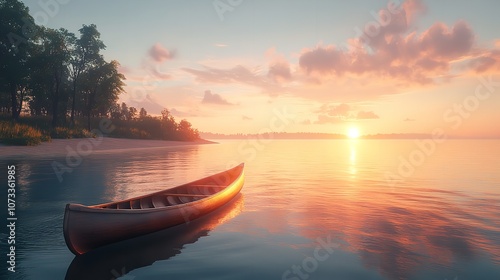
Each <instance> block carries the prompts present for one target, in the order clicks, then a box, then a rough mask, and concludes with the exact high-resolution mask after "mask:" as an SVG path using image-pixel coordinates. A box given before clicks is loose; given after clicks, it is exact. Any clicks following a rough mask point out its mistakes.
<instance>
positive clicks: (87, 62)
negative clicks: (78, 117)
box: [70, 24, 106, 125]
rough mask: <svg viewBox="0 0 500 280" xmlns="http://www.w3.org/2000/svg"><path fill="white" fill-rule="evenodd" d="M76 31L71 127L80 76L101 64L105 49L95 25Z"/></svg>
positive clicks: (85, 26) (73, 57) (72, 77)
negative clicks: (101, 53) (77, 33)
mask: <svg viewBox="0 0 500 280" xmlns="http://www.w3.org/2000/svg"><path fill="white" fill-rule="evenodd" d="M78 31H79V32H80V38H78V39H75V40H74V42H73V49H72V57H71V69H70V72H71V74H70V76H71V80H72V85H73V88H72V96H71V97H72V98H71V101H72V103H71V117H70V118H71V124H72V125H74V123H75V109H76V100H77V92H78V87H79V83H80V78H81V75H82V74H83V73H85V72H86V71H88V70H89V69H91V68H93V67H96V66H98V65H99V64H101V63H102V56H101V55H100V51H101V50H103V49H106V45H104V43H103V42H102V41H101V40H100V37H101V34H100V33H99V31H97V26H96V25H95V24H91V25H83V27H82V28H80V29H79V30H78Z"/></svg>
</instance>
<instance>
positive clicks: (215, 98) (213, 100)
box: [201, 90, 234, 105]
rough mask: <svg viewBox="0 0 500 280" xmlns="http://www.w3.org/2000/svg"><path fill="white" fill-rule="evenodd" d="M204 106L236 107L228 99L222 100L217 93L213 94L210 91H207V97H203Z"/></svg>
mask: <svg viewBox="0 0 500 280" xmlns="http://www.w3.org/2000/svg"><path fill="white" fill-rule="evenodd" d="M201 103H203V104H218V105H234V104H233V103H230V102H228V101H227V100H226V99H224V98H222V97H221V96H220V95H219V94H217V93H212V92H210V91H209V90H206V91H205V95H204V96H203V100H202V101H201Z"/></svg>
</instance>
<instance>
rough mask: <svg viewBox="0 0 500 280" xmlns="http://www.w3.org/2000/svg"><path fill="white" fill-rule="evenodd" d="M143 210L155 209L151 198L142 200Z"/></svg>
mask: <svg viewBox="0 0 500 280" xmlns="http://www.w3.org/2000/svg"><path fill="white" fill-rule="evenodd" d="M141 208H142V209H148V208H154V205H153V201H152V200H151V197H145V198H142V199H141Z"/></svg>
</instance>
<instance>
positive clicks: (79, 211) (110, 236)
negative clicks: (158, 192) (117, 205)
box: [64, 165, 244, 255]
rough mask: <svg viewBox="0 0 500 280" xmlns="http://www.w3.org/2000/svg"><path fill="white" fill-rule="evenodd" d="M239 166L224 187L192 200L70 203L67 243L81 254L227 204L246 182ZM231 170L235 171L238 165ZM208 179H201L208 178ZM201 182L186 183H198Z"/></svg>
mask: <svg viewBox="0 0 500 280" xmlns="http://www.w3.org/2000/svg"><path fill="white" fill-rule="evenodd" d="M235 168H239V169H241V171H240V172H238V171H239V170H236V172H237V175H238V176H237V177H235V178H234V180H233V181H232V182H231V183H230V184H228V185H227V186H226V187H225V188H224V189H223V190H221V191H219V192H217V193H216V194H214V195H211V196H208V197H206V198H204V199H200V200H197V201H193V202H190V203H185V204H179V205H174V206H168V207H160V208H150V209H126V210H125V209H102V208H94V207H92V206H90V207H89V206H83V205H79V204H67V205H66V210H65V214H64V238H65V241H66V244H67V246H68V248H69V249H70V250H71V252H73V253H74V254H75V255H80V254H84V253H86V252H88V251H90V250H93V249H96V248H98V247H101V246H105V245H107V244H110V243H114V242H118V241H121V240H125V239H129V238H133V237H136V236H141V235H144V234H148V233H151V232H155V231H158V230H162V229H165V228H169V227H172V226H175V225H179V224H183V223H189V222H190V221H192V220H195V219H197V218H199V217H201V216H203V215H206V214H208V213H210V212H212V211H214V210H215V209H217V208H219V207H221V206H222V205H224V204H226V203H227V202H229V201H230V200H231V199H232V198H233V197H235V196H236V195H237V194H238V193H239V192H240V190H241V188H242V187H243V182H244V173H243V166H242V165H240V166H238V167H235ZM231 170H232V171H233V172H234V168H233V169H231ZM231 170H230V171H231ZM223 174H224V173H219V174H216V175H219V176H220V175H223ZM216 175H213V176H216ZM207 178H209V177H207ZM207 178H204V179H200V180H198V181H201V180H205V181H206V180H207ZM198 181H195V182H191V183H188V184H186V185H187V186H189V184H196V182H198ZM131 200H132V199H131Z"/></svg>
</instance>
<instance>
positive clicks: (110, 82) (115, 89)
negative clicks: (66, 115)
mask: <svg viewBox="0 0 500 280" xmlns="http://www.w3.org/2000/svg"><path fill="white" fill-rule="evenodd" d="M118 66H119V63H118V62H117V61H115V60H113V61H111V62H109V63H107V62H104V61H101V63H100V65H96V66H95V67H93V68H90V69H89V70H88V71H87V72H85V73H84V74H83V75H82V85H81V87H82V96H83V100H84V102H85V115H87V125H88V129H89V130H90V129H91V127H90V120H91V117H92V115H93V113H94V111H95V110H96V109H97V108H98V106H97V104H99V106H104V107H106V108H109V107H111V106H112V105H113V104H114V103H115V102H116V101H117V100H118V95H119V94H120V93H122V92H123V87H124V86H125V83H124V82H123V80H125V76H123V74H121V73H119V72H118ZM123 104H124V103H123ZM125 107H126V105H125ZM136 111H137V110H136Z"/></svg>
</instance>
